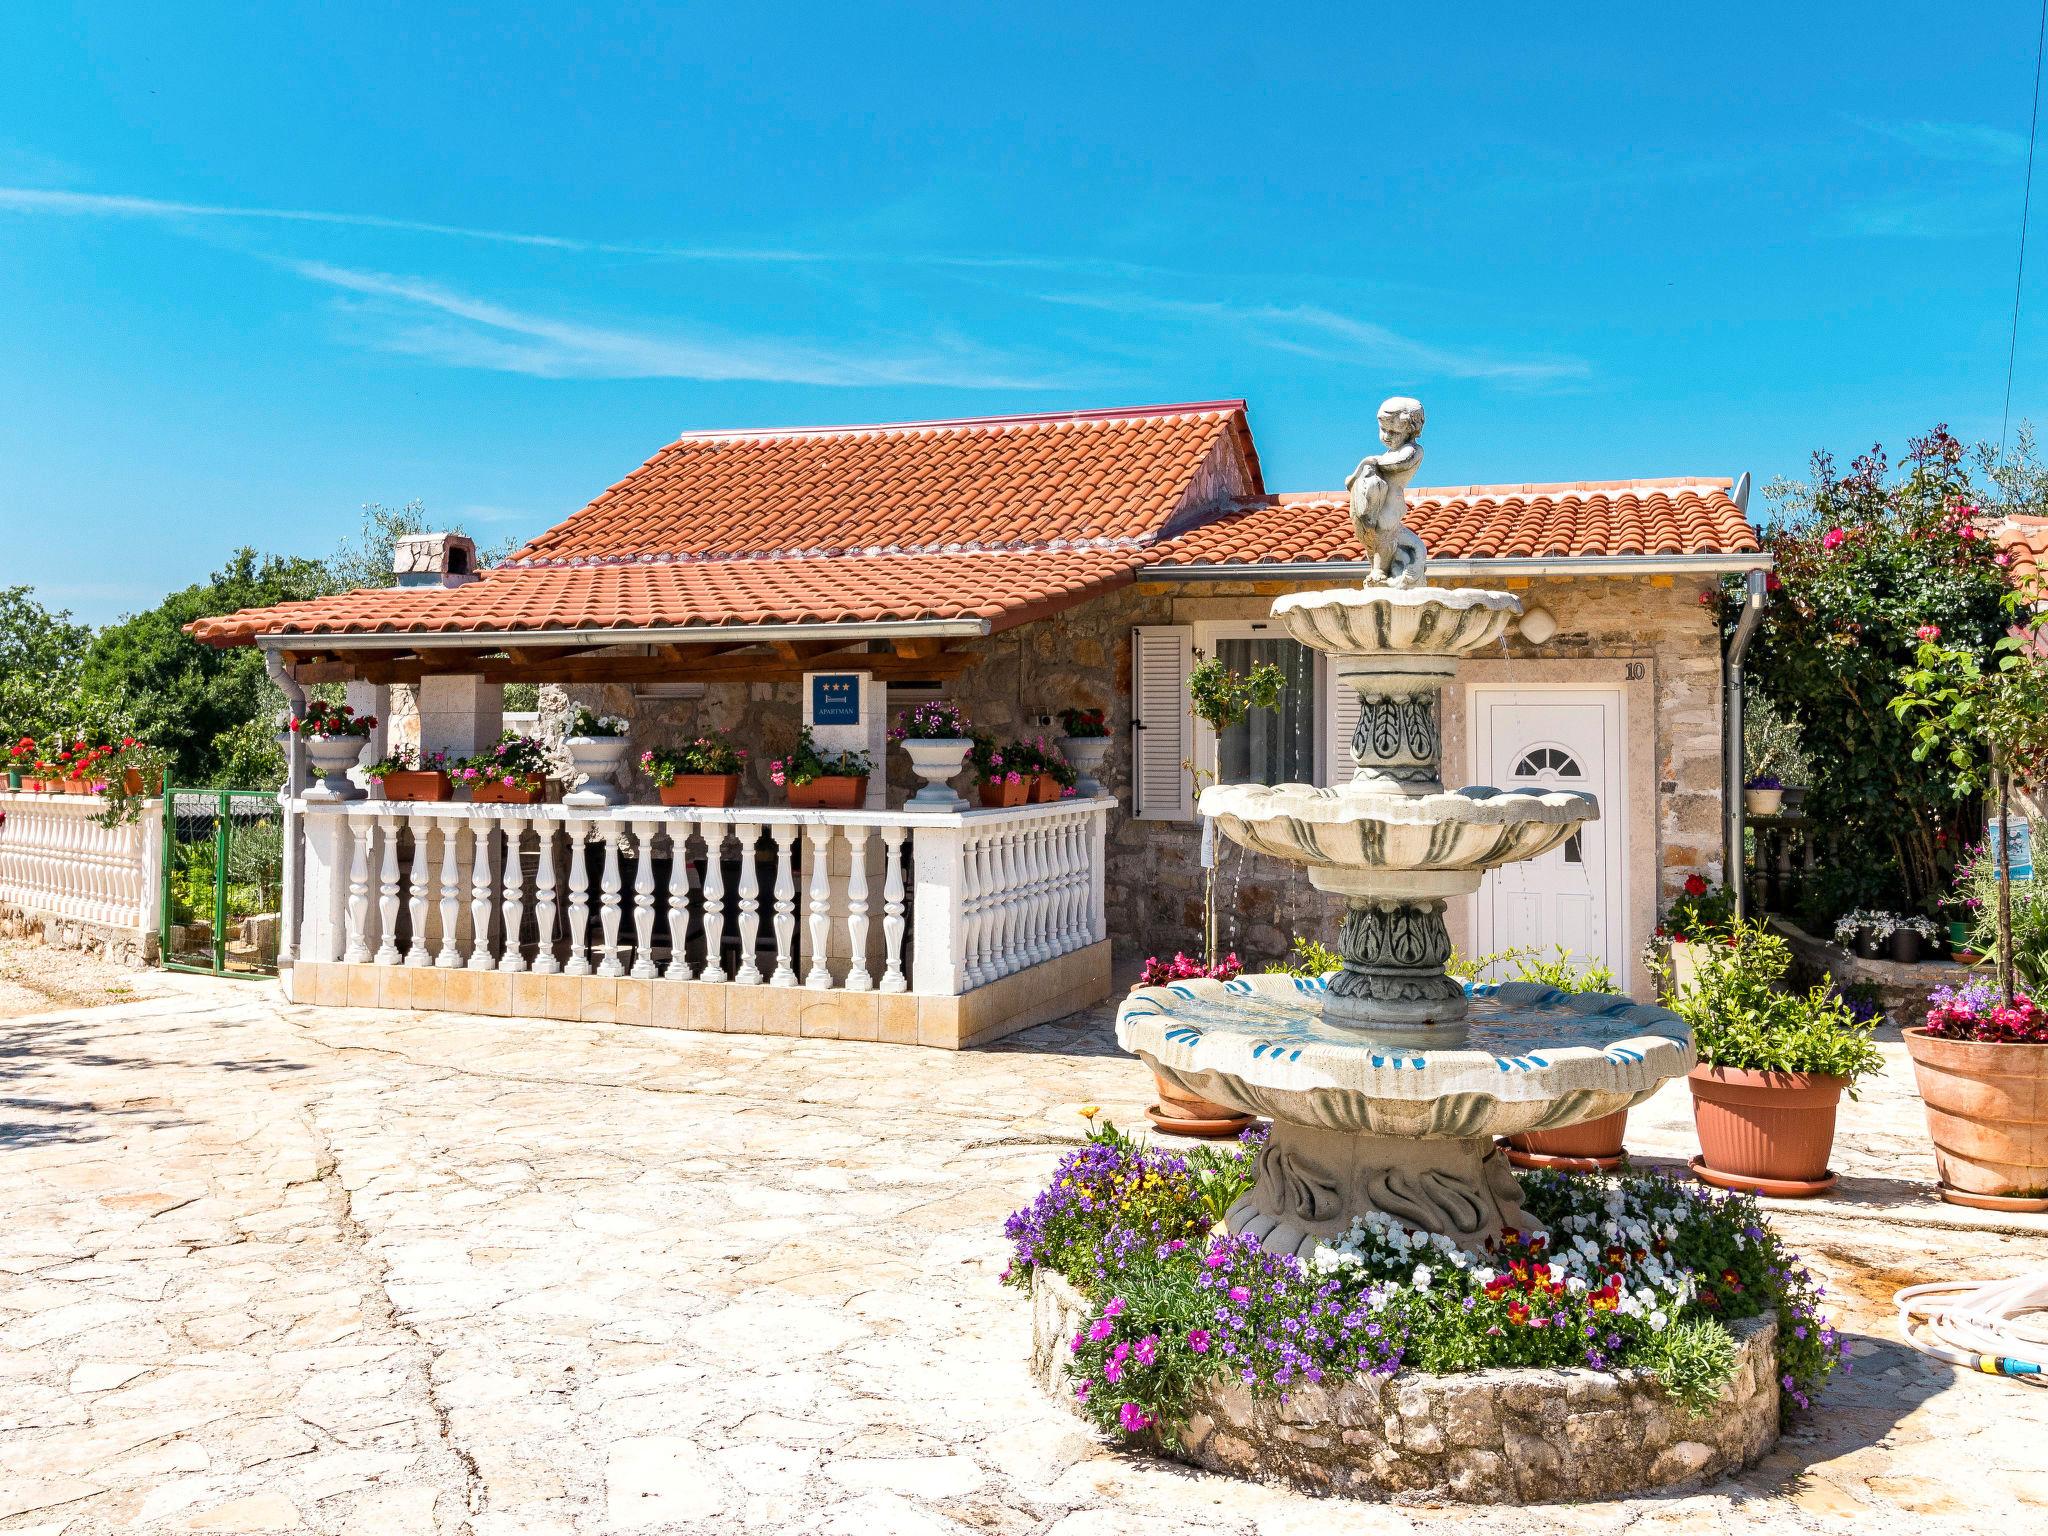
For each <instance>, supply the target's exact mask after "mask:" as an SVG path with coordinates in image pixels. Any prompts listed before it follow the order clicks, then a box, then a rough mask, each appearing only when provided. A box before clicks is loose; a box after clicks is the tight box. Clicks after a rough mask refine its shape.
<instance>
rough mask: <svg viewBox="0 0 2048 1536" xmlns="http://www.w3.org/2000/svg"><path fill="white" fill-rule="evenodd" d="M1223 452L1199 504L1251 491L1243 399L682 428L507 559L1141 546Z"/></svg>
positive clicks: (1184, 504) (1199, 487) (1196, 491)
mask: <svg viewBox="0 0 2048 1536" xmlns="http://www.w3.org/2000/svg"><path fill="white" fill-rule="evenodd" d="M1233 450H1234V452H1235V455H1236V456H1237V460H1238V462H1237V465H1236V466H1235V467H1234V472H1233V473H1231V474H1230V475H1229V477H1228V479H1229V483H1228V484H1227V485H1223V486H1220V487H1217V488H1216V490H1213V491H1210V492H1209V497H1208V499H1209V500H1210V502H1211V503H1214V502H1216V501H1220V500H1222V499H1224V498H1225V497H1230V498H1236V497H1241V496H1244V495H1247V494H1248V495H1254V496H1256V495H1263V494H1264V491H1265V487H1264V486H1263V484H1261V483H1260V480H1259V470H1258V455H1257V452H1256V450H1254V448H1253V447H1252V440H1251V432H1250V429H1249V428H1248V427H1247V425H1246V423H1245V405H1244V402H1243V401H1242V400H1222V401H1212V402H1208V403H1205V404H1197V405H1161V406H1143V407H1138V408H1135V409H1130V410H1112V411H1085V412H1069V413H1064V414H1058V415H1038V416H995V417H979V418H974V419H971V420H963V421H932V422H907V423H903V424H901V425H896V426H875V427H821V428H815V429H805V430H788V431H765V432H705V433H690V434H688V435H686V436H684V437H681V438H678V439H677V440H676V441H675V442H673V443H670V444H669V445H668V446H667V447H666V448H664V449H662V450H661V452H659V453H657V454H656V455H655V456H654V457H653V458H651V459H649V460H648V461H647V462H646V463H645V464H643V465H642V466H641V467H640V468H639V469H637V470H635V471H634V472H633V473H632V474H630V475H628V476H627V477H626V478H625V479H623V480H621V481H620V482H619V483H618V484H617V485H615V486H613V487H612V488H611V489H610V490H608V491H606V492H605V493H604V494H603V495H601V496H599V497H598V498H597V499H596V500H595V501H593V502H591V503H590V505H589V506H587V507H585V508H584V509H583V510H582V511H581V512H578V513H576V514H575V515H574V516H573V517H571V518H569V519H568V520H567V521H566V522H563V523H560V524H558V525H557V526H555V527H554V528H551V529H549V530H548V531H547V532H546V533H544V534H542V535H541V536H540V537H539V538H537V539H535V540H533V542H532V543H530V544H528V545H526V546H525V548H523V549H521V550H519V551H518V552H517V553H515V554H514V555H513V556H512V558H511V561H510V563H511V564H514V565H518V564H532V563H538V562H549V563H555V562H562V561H575V560H592V559H600V560H616V559H635V558H648V557H653V558H663V559H676V558H687V557H693V556H706V555H734V554H749V555H751V554H805V555H810V554H828V553H832V554H839V553H862V552H881V551H891V552H896V551H903V552H920V551H927V552H943V551H946V550H949V549H959V548H962V547H970V548H981V547H989V546H1014V545H1055V546H1067V545H1073V544H1086V543H1094V542H1104V541H1121V540H1131V539H1145V538H1150V537H1152V536H1154V535H1156V534H1158V533H1159V532H1160V531H1161V530H1162V529H1164V528H1165V527H1166V526H1167V524H1168V522H1169V520H1171V519H1172V518H1173V517H1174V516H1175V514H1176V513H1182V512H1185V511H1187V510H1189V507H1188V503H1189V501H1190V497H1191V494H1193V495H1196V496H1199V495H1201V494H1202V492H1203V489H1204V479H1205V477H1204V475H1203V470H1204V467H1205V465H1207V464H1209V463H1210V461H1211V458H1212V455H1216V454H1219V453H1221V454H1224V455H1229V454H1231V453H1232V451H1233Z"/></svg>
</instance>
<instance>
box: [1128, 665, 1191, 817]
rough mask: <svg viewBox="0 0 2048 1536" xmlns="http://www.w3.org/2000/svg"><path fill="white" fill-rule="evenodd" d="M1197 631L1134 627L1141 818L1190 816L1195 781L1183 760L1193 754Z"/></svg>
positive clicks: (1135, 790) (1136, 803)
mask: <svg viewBox="0 0 2048 1536" xmlns="http://www.w3.org/2000/svg"><path fill="white" fill-rule="evenodd" d="M1194 649H1195V632H1194V630H1193V629H1192V628H1191V627H1190V626H1188V625H1186V624H1146V625H1140V626H1139V627H1138V628H1136V629H1134V630H1132V631H1131V814H1132V815H1133V816H1136V817H1138V818H1140V819H1141V820H1150V821H1188V820H1191V819H1192V818H1193V817H1194V814H1195V802H1194V787H1193V785H1192V784H1191V783H1190V782H1189V779H1188V771H1187V769H1186V768H1185V767H1184V766H1182V765H1183V764H1185V763H1186V762H1187V760H1188V759H1189V758H1190V757H1191V756H1193V755H1194V741H1195V732H1194V715H1193V713H1192V712H1191V711H1190V709H1189V708H1188V673H1189V672H1190V671H1192V670H1193V668H1194V664H1195V658H1194Z"/></svg>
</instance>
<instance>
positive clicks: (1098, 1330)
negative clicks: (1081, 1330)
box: [1088, 1317, 1116, 1344]
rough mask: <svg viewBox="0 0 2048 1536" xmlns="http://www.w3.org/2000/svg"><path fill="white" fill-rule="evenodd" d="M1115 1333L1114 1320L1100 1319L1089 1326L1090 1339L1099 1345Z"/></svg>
mask: <svg viewBox="0 0 2048 1536" xmlns="http://www.w3.org/2000/svg"><path fill="white" fill-rule="evenodd" d="M1115 1332H1116V1321H1115V1319H1113V1318H1108V1317H1098V1318H1097V1319H1095V1321H1094V1322H1092V1323H1090V1324H1089V1325H1088V1337H1089V1338H1091V1339H1093V1340H1094V1341H1095V1342H1096V1343H1098V1344H1100V1343H1101V1342H1102V1341H1103V1340H1104V1339H1106V1338H1108V1337H1109V1336H1110V1335H1111V1334H1112V1333H1115Z"/></svg>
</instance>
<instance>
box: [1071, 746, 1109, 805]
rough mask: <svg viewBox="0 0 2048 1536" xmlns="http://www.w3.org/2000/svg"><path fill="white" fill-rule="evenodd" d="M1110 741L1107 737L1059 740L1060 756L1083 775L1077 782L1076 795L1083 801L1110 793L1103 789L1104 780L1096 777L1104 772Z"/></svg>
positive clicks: (1075, 786)
mask: <svg viewBox="0 0 2048 1536" xmlns="http://www.w3.org/2000/svg"><path fill="white" fill-rule="evenodd" d="M1109 741H1110V739H1109V737H1107V736H1062V737H1061V738H1060V740H1059V747H1060V756H1062V757H1064V758H1065V759H1066V760H1067V761H1068V762H1070V763H1072V764H1073V765H1074V770H1075V771H1076V772H1077V773H1079V774H1080V775H1081V777H1080V778H1079V779H1078V780H1077V781H1075V784H1074V793H1075V794H1076V795H1077V796H1079V797H1080V798H1081V799H1083V800H1093V799H1095V798H1096V797H1097V796H1098V795H1106V794H1108V793H1109V791H1108V790H1106V789H1104V788H1103V787H1102V780H1100V779H1098V778H1097V777H1096V775H1097V774H1098V773H1100V772H1101V771H1102V763H1103V760H1104V759H1105V758H1107V757H1108V756H1109Z"/></svg>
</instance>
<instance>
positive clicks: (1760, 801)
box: [1742, 789, 1785, 816]
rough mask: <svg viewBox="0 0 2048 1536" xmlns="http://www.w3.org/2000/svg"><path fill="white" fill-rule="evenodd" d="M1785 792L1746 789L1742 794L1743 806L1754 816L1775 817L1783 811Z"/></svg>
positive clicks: (1779, 790)
mask: <svg viewBox="0 0 2048 1536" xmlns="http://www.w3.org/2000/svg"><path fill="white" fill-rule="evenodd" d="M1784 804H1785V791H1784V790H1782V789H1745V790H1744V791H1743V792H1742V806H1743V809H1744V810H1746V811H1748V812H1749V814H1750V815H1752V816H1775V815H1777V814H1778V812H1779V811H1780V810H1781V809H1783V807H1784Z"/></svg>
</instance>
